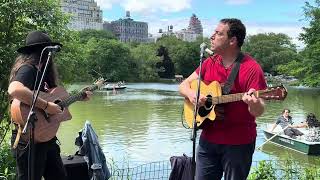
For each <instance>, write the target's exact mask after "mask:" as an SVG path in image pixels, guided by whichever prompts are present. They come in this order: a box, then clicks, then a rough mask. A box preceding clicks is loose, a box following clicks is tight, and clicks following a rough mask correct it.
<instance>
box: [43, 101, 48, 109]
mask: <svg viewBox="0 0 320 180" xmlns="http://www.w3.org/2000/svg"><path fill="white" fill-rule="evenodd" d="M48 104H49V102H48V101H47V104H46V107H45V108H44V109H43V110H46V109H47V107H48Z"/></svg>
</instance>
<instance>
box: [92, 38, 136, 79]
mask: <svg viewBox="0 0 320 180" xmlns="http://www.w3.org/2000/svg"><path fill="white" fill-rule="evenodd" d="M86 48H87V49H89V51H88V67H89V69H94V70H95V71H97V72H99V73H100V74H102V75H103V77H105V78H106V79H107V80H109V81H120V80H130V78H132V79H135V77H134V76H135V75H136V74H132V73H133V72H134V70H135V65H134V63H133V61H132V57H131V54H130V49H129V47H128V46H127V45H126V44H123V43H121V42H119V41H117V40H105V39H102V40H96V39H94V38H92V39H90V40H89V41H88V43H87V45H86Z"/></svg>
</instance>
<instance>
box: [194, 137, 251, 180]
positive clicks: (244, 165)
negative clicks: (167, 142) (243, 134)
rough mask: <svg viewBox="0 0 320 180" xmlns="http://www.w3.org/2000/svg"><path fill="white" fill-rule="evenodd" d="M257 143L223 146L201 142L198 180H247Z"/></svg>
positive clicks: (197, 160) (198, 159)
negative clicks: (222, 179)
mask: <svg viewBox="0 0 320 180" xmlns="http://www.w3.org/2000/svg"><path fill="white" fill-rule="evenodd" d="M254 149H255V142H253V143H251V144H245V145H222V144H213V143H209V142H207V141H206V140H204V139H201V138H200V140H199V146H198V152H197V159H196V180H218V179H221V178H222V176H223V172H224V179H225V180H246V179H247V176H248V174H249V171H250V167H251V163H252V155H253V152H254Z"/></svg>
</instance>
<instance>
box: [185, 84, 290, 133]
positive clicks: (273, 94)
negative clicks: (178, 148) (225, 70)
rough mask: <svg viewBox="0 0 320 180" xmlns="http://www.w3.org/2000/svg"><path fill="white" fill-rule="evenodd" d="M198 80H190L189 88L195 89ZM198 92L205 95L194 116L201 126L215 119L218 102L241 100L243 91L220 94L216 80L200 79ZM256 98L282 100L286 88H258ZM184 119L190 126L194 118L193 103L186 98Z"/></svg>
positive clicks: (285, 93) (285, 94) (284, 96)
mask: <svg viewBox="0 0 320 180" xmlns="http://www.w3.org/2000/svg"><path fill="white" fill-rule="evenodd" d="M197 86H198V81H197V80H194V81H192V82H191V86H190V87H191V89H193V90H195V91H196V90H197ZM200 93H201V94H203V95H205V96H206V97H207V100H206V102H205V105H204V106H201V107H199V108H198V113H197V116H196V122H197V127H201V125H202V123H203V122H204V121H205V120H211V121H213V120H215V119H216V113H215V111H214V108H215V106H216V105H218V104H223V103H229V102H236V101H241V100H242V96H243V95H244V93H236V94H228V95H222V90H221V86H220V84H219V83H218V82H217V81H213V82H211V83H210V84H206V83H204V82H202V81H201V83H200ZM254 95H255V96H256V97H257V98H262V99H265V100H284V99H285V98H286V96H287V89H286V88H285V87H284V86H282V85H281V86H277V87H269V88H267V89H265V90H259V91H256V92H255V93H254ZM184 119H185V120H186V123H187V125H188V126H189V127H190V128H192V127H193V120H194V104H192V103H191V102H190V101H189V99H188V98H185V101H184Z"/></svg>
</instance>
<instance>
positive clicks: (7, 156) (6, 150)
mask: <svg viewBox="0 0 320 180" xmlns="http://www.w3.org/2000/svg"><path fill="white" fill-rule="evenodd" d="M15 163H16V161H15V159H14V158H13V157H12V154H11V148H10V146H9V145H8V144H6V143H3V144H2V145H1V147H0V179H14V178H15Z"/></svg>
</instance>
